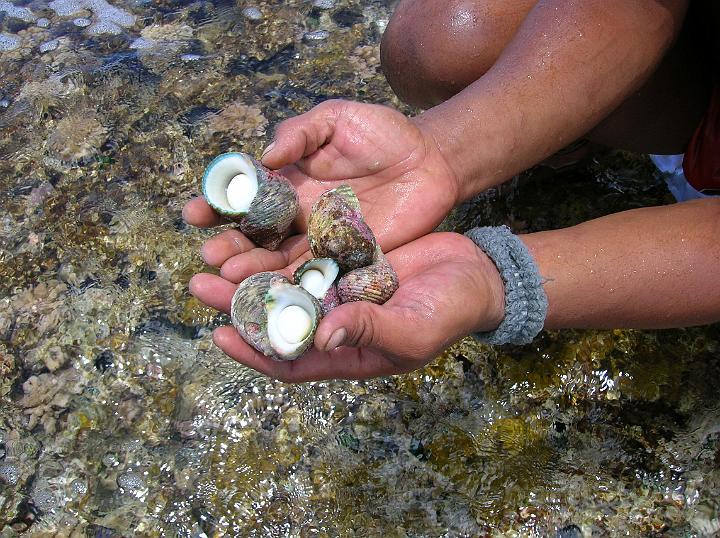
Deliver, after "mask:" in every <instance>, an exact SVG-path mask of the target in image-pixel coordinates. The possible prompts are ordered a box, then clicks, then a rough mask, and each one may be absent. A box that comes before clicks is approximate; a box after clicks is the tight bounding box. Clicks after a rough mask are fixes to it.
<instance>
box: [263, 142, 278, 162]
mask: <svg viewBox="0 0 720 538" xmlns="http://www.w3.org/2000/svg"><path fill="white" fill-rule="evenodd" d="M274 147H275V142H273V143H271V144H270V145H269V146H268V147H266V148H265V151H263V152H262V155H260V160H261V161H262V160H263V159H264V158H265V155H267V154H268V153H270V152H271V151H272V150H273V148H274Z"/></svg>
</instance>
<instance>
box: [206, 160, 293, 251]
mask: <svg viewBox="0 0 720 538" xmlns="http://www.w3.org/2000/svg"><path fill="white" fill-rule="evenodd" d="M202 183H203V195H204V196H205V200H206V201H207V203H208V204H209V205H210V207H212V208H213V209H214V210H215V211H216V212H217V213H219V214H220V215H222V216H224V217H226V218H227V219H230V220H233V221H237V222H238V224H239V227H240V231H241V232H242V233H244V234H245V235H246V236H247V237H248V238H250V239H251V240H252V241H254V242H255V243H257V244H258V245H260V246H261V247H263V248H267V249H270V250H275V249H276V248H277V247H278V246H279V245H280V243H281V242H282V241H283V240H284V239H285V238H286V237H287V236H288V233H289V229H290V226H291V224H292V222H293V220H295V217H296V216H297V213H298V208H299V204H298V197H297V192H296V191H295V187H293V185H292V184H291V183H290V181H288V179H287V178H286V177H284V176H283V175H281V174H280V173H278V172H275V171H274V170H269V169H267V168H265V167H264V166H263V165H262V164H260V163H259V162H258V161H256V160H255V159H253V158H252V157H250V156H249V155H247V154H245V153H223V154H222V155H218V156H217V157H215V159H213V161H212V162H211V163H210V164H209V165H208V166H207V168H206V169H205V173H204V174H203V181H202Z"/></svg>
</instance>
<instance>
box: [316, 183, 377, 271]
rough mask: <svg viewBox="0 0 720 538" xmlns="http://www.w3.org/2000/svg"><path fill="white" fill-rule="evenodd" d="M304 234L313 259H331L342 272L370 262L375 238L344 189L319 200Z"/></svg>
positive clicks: (357, 207)
mask: <svg viewBox="0 0 720 538" xmlns="http://www.w3.org/2000/svg"><path fill="white" fill-rule="evenodd" d="M307 234H308V240H309V242H310V250H311V252H312V254H313V256H314V257H315V258H332V259H333V260H335V261H336V262H337V264H338V265H339V266H340V269H341V271H343V272H346V271H352V270H353V269H357V268H359V267H365V266H367V265H370V264H372V262H373V257H374V253H375V247H376V244H377V243H376V241H375V236H374V235H373V233H372V230H371V229H370V227H369V226H368V225H367V224H366V223H365V221H364V220H363V217H362V214H361V213H360V203H359V201H358V199H357V197H356V196H355V193H354V192H353V191H352V189H351V188H350V186H348V185H341V186H340V187H338V188H336V189H332V190H330V191H327V192H326V193H324V194H322V195H321V196H320V198H319V199H318V200H317V201H316V202H315V204H314V205H313V208H312V211H311V213H310V218H309V220H308V231H307Z"/></svg>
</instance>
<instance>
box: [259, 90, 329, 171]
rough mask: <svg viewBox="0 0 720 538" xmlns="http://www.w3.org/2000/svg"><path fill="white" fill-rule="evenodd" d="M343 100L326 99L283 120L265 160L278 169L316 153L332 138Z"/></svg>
mask: <svg viewBox="0 0 720 538" xmlns="http://www.w3.org/2000/svg"><path fill="white" fill-rule="evenodd" d="M340 103H342V101H339V100H330V101H325V102H323V103H320V104H319V105H317V106H316V107H314V108H312V109H311V110H309V111H308V112H306V113H304V114H301V115H299V116H295V117H294V118H289V119H287V120H285V121H283V122H281V123H280V124H279V125H278V127H277V129H276V130H275V137H274V140H273V141H272V143H271V144H270V145H269V146H268V147H267V148H265V151H263V154H262V157H261V158H260V159H261V161H262V163H263V164H264V165H265V166H267V167H268V168H272V169H274V170H277V169H278V168H282V167H283V166H287V165H289V164H293V163H296V162H297V161H299V160H300V159H302V158H303V157H307V156H308V155H312V154H313V153H315V152H316V151H317V150H318V149H320V148H321V147H322V146H323V145H325V144H326V143H327V142H329V141H330V139H331V138H332V136H333V132H334V127H335V118H336V117H337V115H338V113H339V112H338V111H339V109H340V107H341V104H340Z"/></svg>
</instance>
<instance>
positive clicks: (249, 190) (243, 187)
mask: <svg viewBox="0 0 720 538" xmlns="http://www.w3.org/2000/svg"><path fill="white" fill-rule="evenodd" d="M256 193H257V182H256V181H255V180H254V179H252V178H251V177H250V176H248V175H247V174H238V175H236V176H235V177H233V178H232V179H231V180H230V183H229V184H228V188H227V201H228V205H229V206H230V207H232V208H233V209H234V210H235V211H247V210H248V209H250V204H251V203H252V201H253V198H255V194H256Z"/></svg>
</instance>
